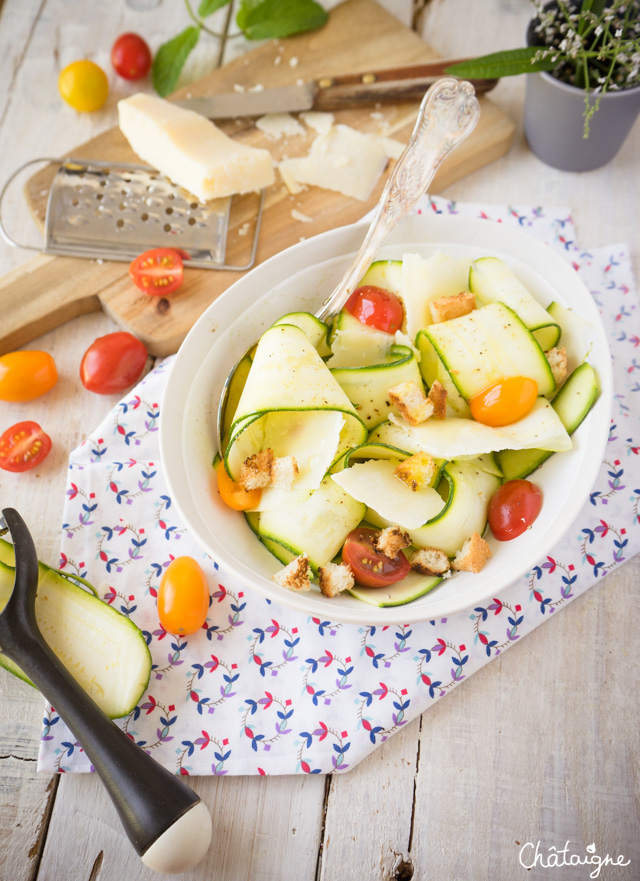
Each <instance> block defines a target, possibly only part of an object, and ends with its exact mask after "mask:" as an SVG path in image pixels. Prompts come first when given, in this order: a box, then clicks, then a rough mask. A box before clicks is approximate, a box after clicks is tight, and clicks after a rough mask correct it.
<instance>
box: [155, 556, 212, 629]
mask: <svg viewBox="0 0 640 881" xmlns="http://www.w3.org/2000/svg"><path fill="white" fill-rule="evenodd" d="M208 611H209V585H208V584H207V579H206V577H205V574H204V572H203V571H202V569H201V568H200V566H199V565H198V563H197V562H196V561H195V560H194V559H193V557H176V559H175V560H172V561H171V563H169V565H168V567H167V571H166V572H165V573H164V575H163V576H162V579H161V581H160V588H159V590H158V617H159V619H160V623H161V624H162V626H163V627H164V629H165V630H166V631H167V633H180V634H183V635H186V634H189V633H195V632H196V630H199V629H200V628H201V627H202V625H203V624H204V622H205V621H206V620H207V612H208Z"/></svg>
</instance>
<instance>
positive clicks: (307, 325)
mask: <svg viewBox="0 0 640 881" xmlns="http://www.w3.org/2000/svg"><path fill="white" fill-rule="evenodd" d="M279 324H292V325H293V326H294V327H299V328H300V330H302V331H304V333H306V335H307V337H308V338H309V342H310V343H311V345H312V346H313V347H314V348H315V349H316V351H317V352H318V355H320V357H321V358H326V357H327V356H328V355H330V354H331V349H330V348H329V343H328V336H329V326H328V325H327V324H325V323H324V321H320V319H319V318H316V316H315V315H312V314H311V312H288V313H287V314H286V315H283V316H282V318H278V320H277V321H274V323H273V326H274V327H277V326H278V325H279Z"/></svg>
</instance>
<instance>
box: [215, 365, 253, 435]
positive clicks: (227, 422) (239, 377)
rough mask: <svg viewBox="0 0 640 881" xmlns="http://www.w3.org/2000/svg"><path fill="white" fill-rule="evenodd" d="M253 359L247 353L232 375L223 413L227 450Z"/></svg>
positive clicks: (223, 431) (223, 428)
mask: <svg viewBox="0 0 640 881" xmlns="http://www.w3.org/2000/svg"><path fill="white" fill-rule="evenodd" d="M251 364H252V360H251V358H250V356H249V355H245V356H244V358H243V359H242V361H240V362H239V363H238V366H237V367H236V369H235V370H234V372H233V376H232V377H231V383H230V384H229V393H228V394H227V399H226V401H225V403H224V410H223V413H222V449H223V450H226V448H227V444H228V443H229V432H230V430H231V422H232V420H233V416H234V414H235V412H236V410H237V409H238V402H239V400H240V396H241V395H242V390H243V389H244V387H245V383H246V381H247V377H248V376H249V371H250V370H251Z"/></svg>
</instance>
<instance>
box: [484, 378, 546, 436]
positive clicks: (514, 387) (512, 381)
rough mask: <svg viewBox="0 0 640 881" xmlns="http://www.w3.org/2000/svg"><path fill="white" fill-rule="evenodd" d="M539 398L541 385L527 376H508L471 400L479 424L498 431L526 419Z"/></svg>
mask: <svg viewBox="0 0 640 881" xmlns="http://www.w3.org/2000/svg"><path fill="white" fill-rule="evenodd" d="M537 397H538V383H537V382H536V381H535V379H529V377H528V376H508V377H506V379H500V380H498V382H494V383H492V384H491V385H490V386H487V388H486V389H483V390H482V391H481V392H480V393H479V394H477V395H476V396H475V397H474V398H471V400H470V401H469V407H470V408H471V415H472V416H473V418H474V419H475V420H476V422H482V424H483V425H491V426H492V427H494V428H498V427H499V426H501V425H511V423H512V422H517V421H518V419H522V418H523V416H526V415H527V413H528V412H529V410H531V408H532V407H533V405H534V404H535V402H536V398H537Z"/></svg>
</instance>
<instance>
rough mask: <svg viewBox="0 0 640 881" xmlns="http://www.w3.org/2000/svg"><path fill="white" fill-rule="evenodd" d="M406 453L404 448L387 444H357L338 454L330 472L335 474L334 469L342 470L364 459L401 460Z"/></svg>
mask: <svg viewBox="0 0 640 881" xmlns="http://www.w3.org/2000/svg"><path fill="white" fill-rule="evenodd" d="M408 455H409V453H407V452H405V451H404V450H399V449H398V448H397V447H391V446H389V445H388V444H377V443H374V444H370V443H364V444H359V445H358V446H357V447H352V448H351V449H350V450H347V452H346V453H344V454H343V455H342V456H340V458H339V459H338V461H337V462H335V463H334V465H333V467H332V468H331V473H332V474H335V472H336V471H342V469H343V468H348V467H349V466H350V465H352V464H353V463H354V462H361V461H363V460H364V459H395V460H396V461H398V462H401V461H402V460H403V459H406V458H407V456H408Z"/></svg>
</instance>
